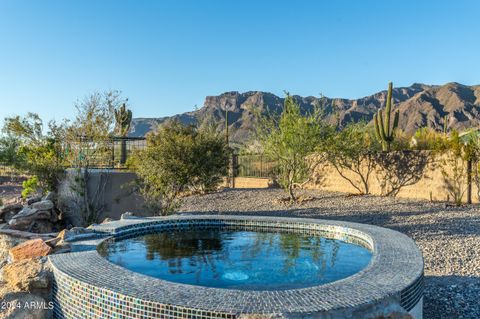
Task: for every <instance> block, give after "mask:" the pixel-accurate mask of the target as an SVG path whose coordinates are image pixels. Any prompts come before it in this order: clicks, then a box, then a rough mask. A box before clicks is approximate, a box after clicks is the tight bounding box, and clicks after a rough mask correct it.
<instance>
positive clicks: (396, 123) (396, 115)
mask: <svg viewBox="0 0 480 319" xmlns="http://www.w3.org/2000/svg"><path fill="white" fill-rule="evenodd" d="M399 120H400V111H399V110H397V111H396V112H395V115H394V118H393V127H392V131H394V130H396V129H397V128H398V121H399ZM392 135H393V133H392Z"/></svg>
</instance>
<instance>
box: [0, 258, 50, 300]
mask: <svg viewBox="0 0 480 319" xmlns="http://www.w3.org/2000/svg"><path fill="white" fill-rule="evenodd" d="M2 274H3V276H2V278H3V281H4V282H5V285H6V287H8V288H9V289H10V291H26V292H30V293H37V294H43V295H44V296H45V297H48V294H49V290H50V288H51V283H52V271H51V268H50V266H49V264H48V261H47V259H46V258H45V257H44V258H33V259H28V260H27V259H25V260H20V261H16V262H13V263H11V264H8V265H6V266H4V267H3V268H2Z"/></svg>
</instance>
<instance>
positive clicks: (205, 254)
mask: <svg viewBox="0 0 480 319" xmlns="http://www.w3.org/2000/svg"><path fill="white" fill-rule="evenodd" d="M104 254H105V255H106V258H107V259H108V260H110V261H111V262H113V263H115V264H118V265H121V266H123V267H125V268H127V269H130V270H132V271H135V272H138V273H142V274H145V275H148V276H152V277H155V278H159V279H163V280H168V281H172V282H177V283H184V284H191V285H200V286H207V287H216V288H230V289H251V290H284V289H294V288H304V287H310V286H316V285H320V284H325V283H329V282H332V281H335V280H339V279H342V278H346V277H348V276H351V275H353V274H355V273H356V272H358V271H360V270H361V269H363V268H365V267H366V266H367V265H368V263H369V262H370V259H371V256H372V254H371V252H370V251H369V250H368V249H366V248H363V247H360V246H357V245H354V244H349V243H346V242H343V241H339V240H333V239H326V238H322V237H318V236H313V235H305V234H298V233H286V232H257V231H232V230H218V229H216V230H192V231H190V230H186V231H178V232H163V233H155V234H149V235H143V236H139V237H135V238H129V239H125V240H121V241H116V242H113V243H112V244H110V245H109V246H108V247H107V249H106V251H104Z"/></svg>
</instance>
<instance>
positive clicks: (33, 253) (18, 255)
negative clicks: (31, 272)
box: [8, 238, 52, 261]
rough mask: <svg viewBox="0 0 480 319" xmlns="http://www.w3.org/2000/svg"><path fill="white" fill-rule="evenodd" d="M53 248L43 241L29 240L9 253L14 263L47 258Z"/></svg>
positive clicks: (39, 239) (38, 239)
mask: <svg viewBox="0 0 480 319" xmlns="http://www.w3.org/2000/svg"><path fill="white" fill-rule="evenodd" d="M51 251H52V248H51V247H50V246H48V245H47V244H45V242H44V241H43V239H41V238H37V239H32V240H28V241H26V242H24V243H21V244H20V245H17V246H15V247H13V248H10V250H9V251H8V252H9V254H10V257H11V258H12V260H13V261H20V260H24V259H30V258H36V257H41V256H47V255H48V254H49V253H50V252H51Z"/></svg>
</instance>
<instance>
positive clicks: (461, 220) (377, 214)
mask: <svg viewBox="0 0 480 319" xmlns="http://www.w3.org/2000/svg"><path fill="white" fill-rule="evenodd" d="M439 211H441V210H438V212H439ZM431 213H432V210H429V211H428V212H425V211H419V212H408V211H400V212H391V211H388V212H385V211H378V210H371V211H369V212H365V211H359V212H358V213H352V212H345V214H342V213H340V212H338V211H335V212H334V213H332V212H331V210H330V209H327V208H287V207H286V208H285V209H284V210H267V211H265V210H264V211H218V210H215V211H205V212H198V213H195V214H225V215H255V216H279V217H300V218H318V219H326V220H339V221H347V222H355V223H364V224H371V225H376V226H381V227H386V228H390V229H393V230H397V231H399V232H402V233H405V234H407V235H409V234H418V233H419V231H420V233H421V234H422V236H429V237H430V238H433V237H436V236H442V237H444V236H457V237H458V236H460V237H465V236H471V235H479V234H480V215H479V216H472V217H454V212H452V217H450V218H447V219H445V220H439V221H436V222H431V223H418V222H417V223H413V224H405V223H402V222H399V221H398V220H395V219H394V218H395V217H397V216H402V217H403V216H414V215H417V216H418V215H422V214H431ZM180 214H182V213H181V212H180ZM183 214H192V212H185V213H183ZM455 224H456V225H458V226H457V227H452V226H453V225H455Z"/></svg>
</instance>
